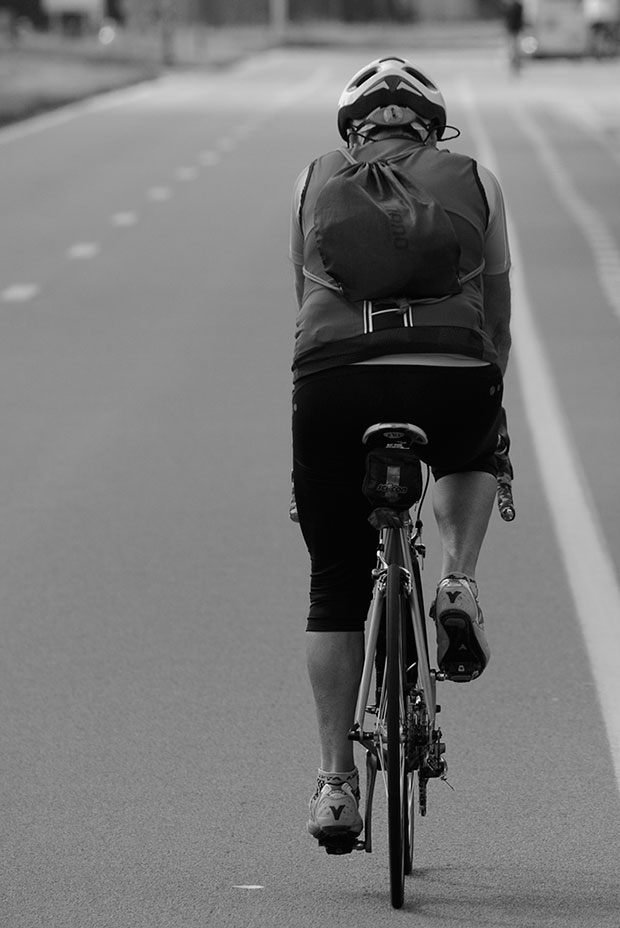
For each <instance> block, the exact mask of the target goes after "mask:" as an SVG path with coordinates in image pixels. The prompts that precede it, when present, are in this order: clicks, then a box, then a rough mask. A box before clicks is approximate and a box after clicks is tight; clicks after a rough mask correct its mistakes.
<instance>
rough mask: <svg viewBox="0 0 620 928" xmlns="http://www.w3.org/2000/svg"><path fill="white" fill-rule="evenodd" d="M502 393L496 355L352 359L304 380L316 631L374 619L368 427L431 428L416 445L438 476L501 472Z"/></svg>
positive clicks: (306, 500)
mask: <svg viewBox="0 0 620 928" xmlns="http://www.w3.org/2000/svg"><path fill="white" fill-rule="evenodd" d="M502 395H503V382H502V375H501V372H500V370H499V368H497V367H496V366H495V365H488V366H485V367H430V366H421V365H352V366H349V367H340V368H335V369H333V370H329V371H324V372H321V373H319V374H315V375H313V376H311V377H308V378H306V379H304V380H302V381H301V382H299V383H298V384H297V385H296V387H295V390H294V393H293V461H294V463H293V477H294V484H295V495H296V499H297V508H298V512H299V519H300V523H301V529H302V532H303V536H304V540H305V542H306V545H307V548H308V552H309V554H310V560H311V577H310V612H309V616H308V624H307V630H308V631H357V630H361V629H363V627H364V623H365V620H366V615H367V612H368V607H369V605H370V598H371V594H372V576H371V572H372V569H373V568H374V567H375V558H376V548H377V533H376V531H375V529H373V528H372V527H371V525H370V523H369V522H368V516H369V515H370V511H371V507H370V504H369V503H368V501H367V500H366V498H365V497H364V495H363V493H362V489H361V487H362V481H363V478H364V470H365V459H366V449H365V447H364V445H363V444H362V435H363V434H364V431H365V430H366V429H367V428H368V427H369V426H370V425H374V424H375V423H377V422H395V421H401V422H411V423H413V424H414V425H418V426H420V427H421V428H423V429H424V431H425V432H426V434H427V435H428V445H425V446H418V447H417V448H416V451H417V453H418V454H419V456H420V458H421V459H422V460H424V461H426V462H427V463H428V464H429V465H430V466H431V468H432V472H433V476H434V478H435V480H440V479H441V477H443V476H446V475H447V474H453V473H460V472H464V471H484V472H486V473H490V474H495V473H496V468H495V460H494V450H495V446H496V442H497V429H498V424H499V417H500V413H501V408H502Z"/></svg>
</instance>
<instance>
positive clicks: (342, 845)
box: [319, 834, 359, 855]
mask: <svg viewBox="0 0 620 928" xmlns="http://www.w3.org/2000/svg"><path fill="white" fill-rule="evenodd" d="M358 844H359V841H358V838H357V836H356V835H352V834H345V835H326V836H325V837H324V838H319V847H324V848H325V850H326V851H327V853H328V854H338V855H340V854H351V853H352V851H356V850H358Z"/></svg>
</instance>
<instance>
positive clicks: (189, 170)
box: [175, 165, 198, 182]
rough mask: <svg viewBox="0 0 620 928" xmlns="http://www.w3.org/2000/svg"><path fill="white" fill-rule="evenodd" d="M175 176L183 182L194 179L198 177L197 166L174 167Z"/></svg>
mask: <svg viewBox="0 0 620 928" xmlns="http://www.w3.org/2000/svg"><path fill="white" fill-rule="evenodd" d="M175 177H176V179H177V180H180V181H183V182H187V181H192V180H196V178H197V177H198V168H195V167H191V166H187V165H184V166H182V167H180V168H177V169H176V171H175Z"/></svg>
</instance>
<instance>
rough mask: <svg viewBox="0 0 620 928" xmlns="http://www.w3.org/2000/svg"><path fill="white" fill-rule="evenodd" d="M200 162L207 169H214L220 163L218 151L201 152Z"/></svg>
mask: <svg viewBox="0 0 620 928" xmlns="http://www.w3.org/2000/svg"><path fill="white" fill-rule="evenodd" d="M198 160H199V161H200V163H201V164H202V165H203V166H204V167H205V168H212V167H214V165H216V164H217V163H218V161H219V160H220V156H219V154H218V152H216V151H201V152H200V154H199V155H198Z"/></svg>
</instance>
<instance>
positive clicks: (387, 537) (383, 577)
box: [350, 523, 439, 853]
mask: <svg viewBox="0 0 620 928" xmlns="http://www.w3.org/2000/svg"><path fill="white" fill-rule="evenodd" d="M412 535H413V527H412V525H411V523H409V524H408V525H407V526H405V527H403V528H399V529H395V528H384V529H382V530H381V533H380V542H379V549H378V563H377V568H376V570H375V574H374V576H375V586H374V591H373V597H372V602H371V606H370V611H369V618H368V623H367V632H366V650H365V658H364V667H363V670H362V677H361V682H360V688H359V694H358V700H357V705H356V709H355V719H354V725H353V728H352V729H351V736H350V737H351V738H352V740H355V741H357V742H358V743H359V744H361V745H362V747H364V748H365V749H366V776H367V789H366V810H365V827H364V840H363V841H361V842H360V843H359V845H358V848H359V849H360V850H365V851H366V852H367V853H370V852H371V851H372V802H373V796H374V787H375V780H376V775H377V772H378V770H379V769H383V767H384V759H383V748H384V745H383V743H382V738H383V735H382V733H381V732H379V731H377V728H376V727H375V729H374V730H373V731H367V730H366V715H367V713H368V710H369V696H370V689H371V686H372V680H373V676H374V673H375V654H376V651H377V643H378V640H379V632H380V628H381V623H382V621H383V615H384V608H385V596H386V581H387V571H388V567H389V566H390V565H391V564H396V565H398V566H399V567H400V568H401V570H402V571H403V574H404V577H405V589H406V593H407V600H408V603H409V606H410V609H411V618H412V624H413V634H414V641H415V646H416V653H417V677H418V682H417V690H418V692H419V693H420V696H421V700H422V704H423V705H422V707H421V708H422V709H423V711H424V712H425V719H426V723H427V725H428V731H429V738H430V739H431V743H432V739H433V737H434V736H435V734H436V733H435V718H436V711H437V705H436V679H437V674H436V672H435V671H433V670H431V668H430V664H429V656H428V645H427V636H426V619H425V617H424V613H423V606H422V603H421V602H420V599H419V596H418V591H417V589H416V584H415V579H414V568H413V562H412V549H413V552H414V554H413V556H414V557H415V558H416V559H417V561H418V566H420V563H421V560H422V558H423V556H424V554H423V547H422V545H421V544H420V545H417V544H416V541H419V534H417V535H415V536H414V537H413V543H412ZM377 709H378V707H375V709H374V711H375V712H376V711H377ZM437 747H438V749H439V742H438V740H437ZM421 800H422V797H421ZM424 801H425V796H424Z"/></svg>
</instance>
